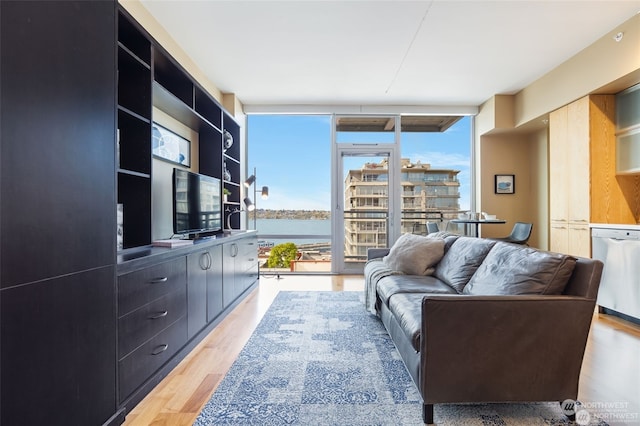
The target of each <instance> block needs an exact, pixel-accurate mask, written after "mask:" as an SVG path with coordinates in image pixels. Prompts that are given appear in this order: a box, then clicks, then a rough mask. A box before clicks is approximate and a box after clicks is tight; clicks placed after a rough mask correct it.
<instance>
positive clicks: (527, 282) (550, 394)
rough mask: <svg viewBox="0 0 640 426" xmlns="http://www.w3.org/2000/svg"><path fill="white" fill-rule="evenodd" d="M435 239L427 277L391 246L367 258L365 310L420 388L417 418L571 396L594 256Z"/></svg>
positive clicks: (597, 268)
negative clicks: (407, 270)
mask: <svg viewBox="0 0 640 426" xmlns="http://www.w3.org/2000/svg"><path fill="white" fill-rule="evenodd" d="M435 237H436V238H437V237H441V238H444V241H445V246H444V256H443V257H442V258H441V260H440V261H439V262H438V263H437V264H436V265H435V269H433V274H432V275H407V274H402V273H401V272H399V271H394V270H392V269H390V268H389V267H388V266H387V264H386V262H385V260H384V256H385V255H388V254H389V249H371V250H369V253H368V256H369V261H368V262H367V264H366V266H365V279H366V288H367V289H366V293H367V294H366V295H365V296H366V297H367V298H369V300H371V303H369V305H370V306H368V308H369V310H370V311H371V312H374V313H375V314H376V315H378V316H379V317H380V318H381V320H382V322H383V323H384V326H385V327H386V329H387V331H388V333H389V335H390V336H391V338H392V340H393V342H394V343H395V345H396V347H397V349H398V352H399V353H400V355H401V357H402V359H403V361H404V363H405V365H406V367H407V370H408V371H409V373H410V375H411V377H412V378H413V380H414V382H415V384H416V386H417V388H418V389H419V391H420V394H421V396H422V399H423V420H424V422H425V423H427V424H430V423H433V406H434V404H447V403H498V402H529V401H558V402H561V401H564V400H565V399H573V400H576V399H577V395H578V379H579V376H580V368H581V365H582V359H583V355H584V350H585V345H586V342H587V336H588V333H589V328H590V326H591V319H592V316H593V313H594V308H595V301H596V295H597V292H598V286H599V283H600V276H601V273H602V266H603V265H602V263H601V262H599V261H597V260H592V259H587V258H573V257H570V256H564V255H560V254H557V253H549V252H544V251H540V250H536V249H534V248H530V247H524V246H520V245H515V244H509V243H504V242H496V241H492V240H488V239H481V238H469V237H457V236H446V237H443V236H442V235H436V236H435ZM422 238H429V237H422ZM563 281H564V282H563ZM371 292H374V293H371Z"/></svg>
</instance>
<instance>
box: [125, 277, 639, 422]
mask: <svg viewBox="0 0 640 426" xmlns="http://www.w3.org/2000/svg"><path fill="white" fill-rule="evenodd" d="M363 287H364V279H363V277H362V276H361V275H360V276H329V275H312V276H303V275H283V276H281V279H276V278H275V277H272V278H265V277H262V278H261V279H260V285H259V287H258V288H257V289H256V290H254V291H253V292H252V293H251V294H250V295H249V296H248V297H247V298H246V299H245V300H244V301H242V303H240V304H239V305H238V306H237V307H236V309H234V311H233V312H231V313H230V314H229V315H228V316H227V317H226V318H225V319H224V320H223V321H222V322H221V323H220V324H219V325H218V326H217V327H216V328H215V329H214V330H213V331H212V332H211V333H209V335H208V336H207V337H206V338H205V339H204V340H203V341H202V342H201V343H200V344H199V345H198V346H196V348H195V349H194V350H193V351H192V352H191V353H190V354H189V355H188V356H187V357H186V358H185V359H184V360H183V361H182V362H181V363H180V364H179V365H178V366H177V367H176V368H175V369H174V370H173V371H172V372H171V373H170V374H169V375H168V376H167V377H166V378H165V379H164V380H163V381H162V382H161V383H160V384H159V385H158V386H157V387H156V388H155V389H154V390H153V391H152V392H151V393H149V395H147V397H146V398H145V399H144V400H143V401H142V402H140V403H139V404H138V406H136V407H135V408H134V409H133V410H132V411H131V413H129V414H128V415H127V418H126V421H125V425H127V426H149V425H157V426H160V425H165V426H179V425H191V424H192V423H193V421H195V419H196V417H197V415H198V413H199V412H200V411H201V410H202V407H204V405H205V404H206V402H207V401H208V400H209V398H210V396H211V394H213V392H214V391H215V389H216V388H217V386H218V385H219V384H220V382H221V380H222V378H224V376H225V374H226V373H227V371H228V370H229V368H231V365H232V364H233V362H234V361H235V359H236V358H237V356H238V354H239V353H240V351H241V350H242V348H243V347H244V345H245V343H246V342H247V340H248V339H249V337H250V336H251V334H252V333H253V331H254V330H255V328H256V326H257V324H258V323H259V322H260V320H261V319H262V317H263V315H264V313H265V312H266V311H267V309H268V308H269V306H270V305H271V303H272V302H273V299H274V298H275V296H276V295H277V294H278V292H279V291H362V289H363ZM578 396H579V399H580V400H582V401H587V402H589V403H592V404H594V405H597V404H600V405H602V406H603V407H605V406H606V404H610V405H609V407H611V404H616V405H617V406H619V407H620V408H617V409H615V410H614V411H616V412H617V413H619V414H620V415H621V416H622V415H624V416H626V417H627V419H626V420H620V419H616V421H615V422H613V421H612V422H611V423H612V424H616V425H625V424H629V425H634V424H635V425H638V424H640V326H637V325H635V324H632V323H629V322H626V321H624V320H621V319H618V318H616V317H611V316H609V315H601V314H595V315H594V318H593V325H592V329H591V332H590V334H589V341H588V343H587V348H586V352H585V357H584V362H583V367H582V374H581V379H580V388H579V395H578ZM634 416H636V417H635V418H634ZM605 420H606V419H605Z"/></svg>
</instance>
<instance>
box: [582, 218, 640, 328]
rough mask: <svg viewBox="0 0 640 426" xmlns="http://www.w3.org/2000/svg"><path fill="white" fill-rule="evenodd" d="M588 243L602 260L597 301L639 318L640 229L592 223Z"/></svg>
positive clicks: (635, 320) (632, 318)
mask: <svg viewBox="0 0 640 426" xmlns="http://www.w3.org/2000/svg"><path fill="white" fill-rule="evenodd" d="M591 243H592V245H591V247H592V253H593V256H592V257H593V258H594V259H598V260H601V261H602V262H604V269H603V271H602V280H601V281H600V289H599V291H598V301H597V303H598V305H599V306H600V307H601V308H606V309H610V310H613V311H615V312H618V313H621V314H623V315H626V316H629V317H631V318H629V319H631V320H632V321H634V322H640V230H638V229H625V228H613V227H603V228H598V227H596V226H595V225H592V228H591ZM606 309H605V311H604V312H606Z"/></svg>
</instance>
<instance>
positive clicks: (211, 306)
mask: <svg viewBox="0 0 640 426" xmlns="http://www.w3.org/2000/svg"><path fill="white" fill-rule="evenodd" d="M209 255H210V256H211V266H210V267H209V269H208V270H207V321H208V322H211V321H213V320H214V319H215V318H216V317H217V316H218V315H220V313H221V312H222V310H223V309H224V304H223V297H224V296H223V281H222V280H223V277H222V268H223V266H222V246H214V247H211V249H210V250H209Z"/></svg>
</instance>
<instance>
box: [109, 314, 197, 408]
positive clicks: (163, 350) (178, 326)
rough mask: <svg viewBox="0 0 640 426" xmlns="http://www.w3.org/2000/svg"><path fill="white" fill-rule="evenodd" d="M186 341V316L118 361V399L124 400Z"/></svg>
mask: <svg viewBox="0 0 640 426" xmlns="http://www.w3.org/2000/svg"><path fill="white" fill-rule="evenodd" d="M186 342H187V317H186V316H183V317H182V318H180V319H179V320H178V321H176V322H175V323H173V324H171V325H170V326H169V327H168V328H167V329H166V330H164V331H163V332H162V333H160V334H158V335H157V336H155V337H154V338H152V339H151V340H149V341H147V343H145V344H144V345H142V346H141V347H139V348H138V349H136V350H135V351H133V352H131V353H130V354H129V355H127V356H126V357H124V359H122V360H121V361H120V362H119V363H118V377H119V379H120V401H121V402H122V401H124V400H125V399H126V398H127V397H129V396H130V395H131V394H132V393H133V391H135V390H136V389H137V388H138V387H139V386H140V385H142V384H143V383H144V382H145V381H146V380H147V379H148V378H149V377H150V376H151V375H152V374H153V373H154V372H155V371H156V370H158V369H159V368H160V367H162V366H163V365H164V364H165V363H166V362H167V361H169V359H171V357H172V356H173V355H174V354H175V353H176V352H177V351H178V350H180V348H182V346H184V344H185V343H186Z"/></svg>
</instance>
